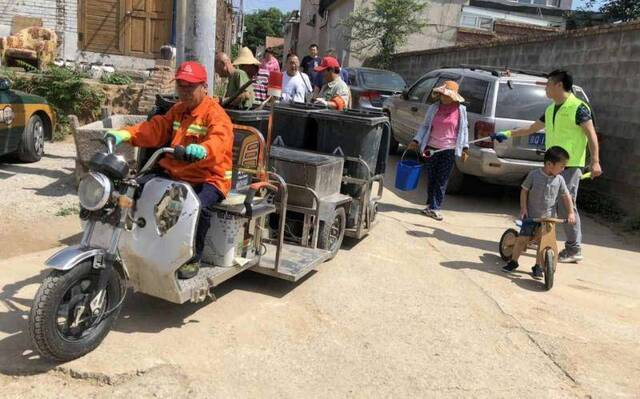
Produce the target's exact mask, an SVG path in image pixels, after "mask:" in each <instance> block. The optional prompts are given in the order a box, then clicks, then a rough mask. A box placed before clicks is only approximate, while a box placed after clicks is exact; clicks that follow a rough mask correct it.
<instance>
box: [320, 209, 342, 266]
mask: <svg viewBox="0 0 640 399" xmlns="http://www.w3.org/2000/svg"><path fill="white" fill-rule="evenodd" d="M346 227H347V214H346V212H345V211H344V208H338V209H336V214H335V216H334V217H333V222H332V223H325V222H320V234H319V236H318V247H319V248H322V249H326V250H327V251H329V252H331V258H329V259H333V257H334V256H336V254H337V253H338V250H339V249H340V247H341V246H342V239H343V238H344V231H345V229H346Z"/></svg>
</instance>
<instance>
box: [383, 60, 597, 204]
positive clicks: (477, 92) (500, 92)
mask: <svg viewBox="0 0 640 399" xmlns="http://www.w3.org/2000/svg"><path fill="white" fill-rule="evenodd" d="M445 80H454V81H456V82H458V84H459V85H460V94H461V95H462V96H463V97H464V98H465V100H466V102H465V105H466V106H467V113H468V115H469V141H471V140H475V139H479V138H482V137H485V136H488V135H490V134H491V133H493V132H497V131H501V130H512V129H516V128H520V127H523V126H529V125H531V123H533V121H535V120H538V119H539V118H540V117H541V116H542V114H544V111H545V109H546V107H547V106H548V105H549V103H550V100H549V99H548V98H546V96H545V83H546V81H547V79H546V78H545V77H544V74H542V73H536V72H529V71H526V72H525V71H516V70H510V71H506V70H505V69H501V68H498V67H485V66H468V65H463V66H460V67H455V68H441V69H437V70H435V71H431V72H429V73H427V74H426V75H424V76H423V77H421V78H420V79H418V80H417V81H416V83H414V84H413V86H411V87H410V88H409V89H408V90H406V91H404V92H403V93H402V95H399V96H394V97H391V98H389V99H387V101H385V103H384V104H383V110H384V112H385V113H387V114H388V116H389V119H390V120H391V127H392V129H393V136H392V145H391V147H392V150H397V146H398V143H399V144H404V145H406V144H408V143H409V142H410V141H411V140H412V139H413V136H414V135H415V133H416V131H417V130H418V126H420V124H421V123H422V122H423V121H424V117H425V113H426V111H427V108H428V107H429V105H431V104H432V103H433V101H434V99H433V98H432V96H431V91H432V89H433V88H434V87H437V86H439V85H441V84H442V83H443V82H444V81H445ZM574 92H575V94H576V96H578V97H579V98H580V99H582V100H583V101H585V102H587V103H588V99H587V96H586V94H585V93H584V91H583V90H582V88H580V87H577V86H574ZM543 150H544V131H540V132H538V133H535V134H532V135H531V136H529V137H517V138H514V139H509V140H507V141H505V142H503V143H497V142H496V143H494V142H492V141H491V140H489V141H486V142H480V143H478V144H472V145H471V146H470V148H469V155H470V157H469V159H468V160H467V162H464V163H463V162H462V161H461V160H459V159H458V160H456V167H455V168H454V170H453V172H452V173H451V178H450V180H449V185H448V187H447V192H449V193H455V192H459V191H460V190H461V189H462V187H463V185H464V180H465V176H466V175H473V176H477V177H479V178H480V179H481V180H484V181H487V182H490V183H497V184H505V185H519V184H520V183H521V182H522V180H523V179H524V177H525V176H526V175H527V173H529V171H530V170H531V169H533V168H537V167H541V166H542V159H543V156H544V155H543Z"/></svg>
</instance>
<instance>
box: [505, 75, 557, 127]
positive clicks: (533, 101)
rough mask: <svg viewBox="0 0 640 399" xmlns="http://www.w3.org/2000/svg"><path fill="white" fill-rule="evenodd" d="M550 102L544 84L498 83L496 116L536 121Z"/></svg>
mask: <svg viewBox="0 0 640 399" xmlns="http://www.w3.org/2000/svg"><path fill="white" fill-rule="evenodd" d="M550 102H551V100H549V99H548V98H547V96H546V94H545V91H544V86H539V85H535V84H518V83H513V82H512V83H511V84H508V83H500V87H499V89H498V102H497V104H496V118H509V119H519V120H525V121H536V120H538V119H539V118H540V117H541V116H542V114H544V111H545V110H546V108H547V106H548V105H549V104H550Z"/></svg>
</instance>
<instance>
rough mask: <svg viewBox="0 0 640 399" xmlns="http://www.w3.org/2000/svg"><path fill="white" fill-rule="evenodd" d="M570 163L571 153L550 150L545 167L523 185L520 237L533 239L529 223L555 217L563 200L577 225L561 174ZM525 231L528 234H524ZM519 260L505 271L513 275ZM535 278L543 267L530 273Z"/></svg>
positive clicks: (545, 157)
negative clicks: (558, 205) (529, 221)
mask: <svg viewBox="0 0 640 399" xmlns="http://www.w3.org/2000/svg"><path fill="white" fill-rule="evenodd" d="M568 160H569V153H568V152H567V151H566V150H565V149H564V148H562V147H557V146H555V147H551V148H549V149H547V152H546V153H545V155H544V167H542V168H541V169H534V170H532V171H531V172H529V175H527V178H526V179H525V180H524V182H523V183H522V191H520V219H521V220H522V231H521V233H520V234H521V235H523V236H524V235H528V236H530V235H532V233H533V231H532V229H531V227H535V226H532V225H531V223H527V221H526V220H527V219H535V218H551V217H556V208H557V204H558V202H559V201H560V200H562V201H563V202H564V206H565V208H566V209H569V210H570V211H569V214H568V215H567V221H568V222H569V223H571V224H574V223H575V222H576V215H575V213H574V211H573V209H574V208H573V199H572V198H571V194H570V193H569V190H568V189H567V184H566V183H565V181H564V178H563V177H562V176H560V173H562V171H563V170H564V168H565V166H566V165H567V161H568ZM527 230H529V231H527ZM525 231H526V232H525ZM518 266H519V265H518V259H517V258H515V259H512V260H511V261H509V263H508V264H507V265H506V266H505V267H503V268H502V270H503V271H505V272H511V271H513V270H515V269H517V268H518ZM531 270H532V272H533V277H536V278H540V277H542V267H540V265H535V266H533V268H532V269H531Z"/></svg>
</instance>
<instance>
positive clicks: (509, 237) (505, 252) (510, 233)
mask: <svg viewBox="0 0 640 399" xmlns="http://www.w3.org/2000/svg"><path fill="white" fill-rule="evenodd" d="M517 239H518V232H517V231H516V230H515V229H508V230H507V231H505V232H504V233H503V234H502V237H501V238H500V246H499V248H498V249H499V251H500V257H501V258H502V260H503V261H505V262H508V261H510V260H511V258H512V256H513V248H514V247H515V246H516V240H517Z"/></svg>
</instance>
